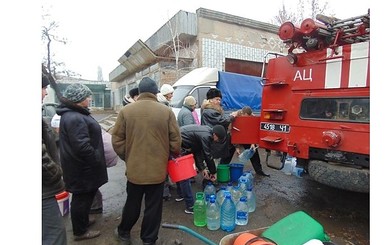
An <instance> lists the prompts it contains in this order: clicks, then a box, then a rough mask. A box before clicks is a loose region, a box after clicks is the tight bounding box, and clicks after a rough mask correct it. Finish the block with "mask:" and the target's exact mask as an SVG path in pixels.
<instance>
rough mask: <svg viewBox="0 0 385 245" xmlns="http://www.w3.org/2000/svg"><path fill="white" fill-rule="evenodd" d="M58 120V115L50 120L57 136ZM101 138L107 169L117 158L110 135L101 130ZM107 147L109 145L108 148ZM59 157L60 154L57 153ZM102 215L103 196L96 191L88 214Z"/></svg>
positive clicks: (113, 164)
mask: <svg viewBox="0 0 385 245" xmlns="http://www.w3.org/2000/svg"><path fill="white" fill-rule="evenodd" d="M60 118H61V116H59V115H58V114H55V115H54V116H53V118H52V119H51V127H52V128H53V129H54V130H55V131H56V133H57V135H59V132H60V130H59V129H60ZM102 137H103V146H104V155H105V157H106V165H107V167H112V166H115V165H116V163H117V162H118V156H117V155H116V153H115V151H114V150H113V149H112V145H111V139H110V138H111V135H110V134H109V133H107V132H106V131H105V130H103V129H102ZM57 138H58V139H57V145H59V137H57ZM109 145H111V146H110V147H109ZM59 157H60V152H59ZM101 213H103V194H102V192H101V191H100V190H99V189H98V191H97V192H96V194H95V197H94V200H93V201H92V205H91V209H90V214H101Z"/></svg>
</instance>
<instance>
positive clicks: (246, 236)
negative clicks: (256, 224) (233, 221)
mask: <svg viewBox="0 0 385 245" xmlns="http://www.w3.org/2000/svg"><path fill="white" fill-rule="evenodd" d="M245 244H248V245H275V243H272V242H269V241H266V240H264V239H263V238H261V237H258V236H256V235H254V234H251V233H248V232H246V233H242V234H241V235H239V236H238V237H237V238H236V239H235V241H234V245H245Z"/></svg>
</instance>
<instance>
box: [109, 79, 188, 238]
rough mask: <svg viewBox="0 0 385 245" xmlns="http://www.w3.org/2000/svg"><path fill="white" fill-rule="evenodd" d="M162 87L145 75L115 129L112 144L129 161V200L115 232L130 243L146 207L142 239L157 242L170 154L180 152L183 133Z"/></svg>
mask: <svg viewBox="0 0 385 245" xmlns="http://www.w3.org/2000/svg"><path fill="white" fill-rule="evenodd" d="M157 93H158V86H157V85H156V83H155V81H154V80H152V79H150V78H148V77H145V78H143V79H142V80H141V81H140V83H139V97H138V100H137V101H136V102H135V103H132V104H128V105H126V106H125V107H123V108H122V109H121V110H120V112H119V114H118V118H117V120H116V123H115V126H114V128H113V129H112V145H113V147H114V150H115V152H116V153H117V154H118V156H119V157H120V158H121V159H123V160H124V161H125V163H126V176H127V187H126V192H127V200H126V203H125V205H124V208H123V213H122V219H121V222H120V224H119V226H118V227H117V229H116V230H115V234H116V235H117V236H118V238H119V239H120V240H122V241H126V242H128V243H130V241H131V235H130V232H131V229H132V227H133V226H134V225H135V224H136V222H137V221H138V219H139V216H140V212H141V205H142V198H143V196H144V201H145V209H144V216H143V221H142V225H141V232H140V238H141V240H142V241H143V244H155V243H156V240H157V239H158V233H159V228H160V224H161V220H162V208H163V199H162V196H163V188H164V182H165V180H166V175H167V163H168V159H169V156H170V154H175V155H176V154H179V152H180V147H181V136H180V132H179V127H178V124H177V122H176V118H175V115H174V113H173V112H172V110H171V109H170V108H169V107H167V106H164V105H162V104H161V103H159V102H158V101H157V98H156V94H157Z"/></svg>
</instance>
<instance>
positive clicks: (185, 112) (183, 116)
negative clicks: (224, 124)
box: [175, 95, 197, 214]
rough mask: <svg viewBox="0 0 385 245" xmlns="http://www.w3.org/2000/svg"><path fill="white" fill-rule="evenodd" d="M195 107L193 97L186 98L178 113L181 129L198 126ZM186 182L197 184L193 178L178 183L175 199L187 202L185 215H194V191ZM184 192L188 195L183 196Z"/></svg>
mask: <svg viewBox="0 0 385 245" xmlns="http://www.w3.org/2000/svg"><path fill="white" fill-rule="evenodd" d="M195 105H196V100H195V98H194V97H193V96H191V95H189V96H186V98H185V99H184V101H183V106H182V109H181V110H180V111H179V113H178V124H179V127H182V126H185V125H190V124H197V123H196V121H195V119H194V116H193V114H192V112H193V111H194V110H195ZM185 182H190V183H195V178H194V177H192V178H190V179H187V180H182V181H179V182H177V183H176V190H177V195H178V197H177V198H175V201H177V202H181V201H183V200H185V202H186V210H185V213H188V214H192V213H193V212H192V211H191V203H194V200H193V196H192V190H190V189H191V184H188V183H185ZM181 186H182V187H183V188H182V187H181ZM182 190H183V191H184V192H185V193H186V194H183V191H182ZM184 196H187V198H186V199H184Z"/></svg>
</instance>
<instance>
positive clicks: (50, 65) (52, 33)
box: [41, 7, 79, 78]
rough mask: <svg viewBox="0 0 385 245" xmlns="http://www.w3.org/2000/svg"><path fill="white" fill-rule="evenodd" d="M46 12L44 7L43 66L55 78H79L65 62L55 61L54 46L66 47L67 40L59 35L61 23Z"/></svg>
mask: <svg viewBox="0 0 385 245" xmlns="http://www.w3.org/2000/svg"><path fill="white" fill-rule="evenodd" d="M46 11H47V10H45V9H44V7H43V14H42V20H43V25H42V27H41V40H42V42H43V46H44V50H43V53H44V54H43V57H42V64H43V65H44V66H45V67H46V68H47V70H48V72H49V73H50V74H52V76H53V77H55V78H56V77H57V75H65V76H79V74H78V73H75V72H73V71H71V70H69V69H67V68H66V65H65V63H64V62H62V61H58V60H56V59H55V54H54V52H53V50H52V44H53V43H58V44H62V45H65V44H67V39H66V38H65V37H61V36H59V35H58V34H57V31H58V28H59V23H58V22H56V21H54V20H52V19H51V16H50V14H49V13H44V12H46Z"/></svg>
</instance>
